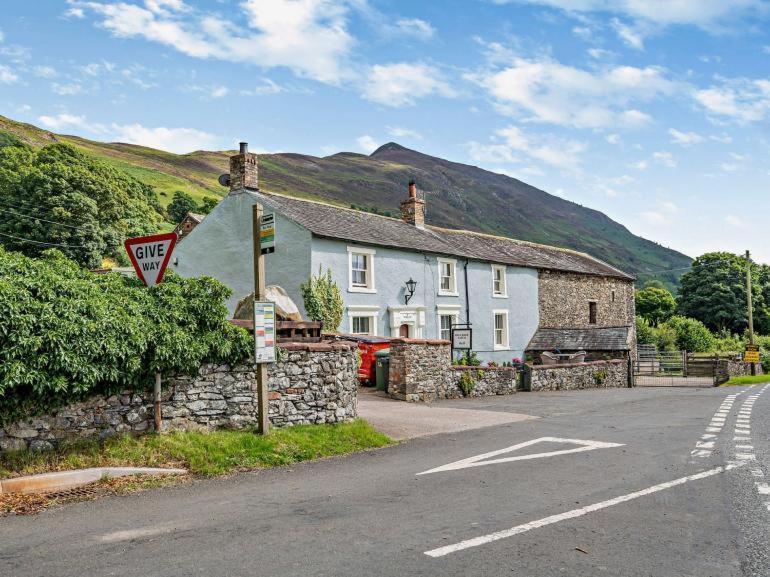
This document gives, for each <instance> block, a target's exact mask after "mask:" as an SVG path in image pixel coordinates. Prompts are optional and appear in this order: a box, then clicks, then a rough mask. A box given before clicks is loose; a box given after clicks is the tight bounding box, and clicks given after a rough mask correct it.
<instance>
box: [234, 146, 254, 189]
mask: <svg viewBox="0 0 770 577" xmlns="http://www.w3.org/2000/svg"><path fill="white" fill-rule="evenodd" d="M239 149H240V152H239V153H238V154H236V155H234V156H231V157H230V190H231V191H235V190H241V189H244V188H251V189H259V167H258V165H257V155H256V154H254V153H253V152H249V143H248V142H241V143H240V146H239Z"/></svg>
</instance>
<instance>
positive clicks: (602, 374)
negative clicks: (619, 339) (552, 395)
mask: <svg viewBox="0 0 770 577" xmlns="http://www.w3.org/2000/svg"><path fill="white" fill-rule="evenodd" d="M627 386H628V361H626V360H624V359H617V360H611V361H594V362H590V363H574V364H564V365H525V371H524V389H525V390H527V391H564V390H573V389H597V388H610V387H627Z"/></svg>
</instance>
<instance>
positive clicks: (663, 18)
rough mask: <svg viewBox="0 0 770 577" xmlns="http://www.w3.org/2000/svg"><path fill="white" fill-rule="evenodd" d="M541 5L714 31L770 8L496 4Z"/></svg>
mask: <svg viewBox="0 0 770 577" xmlns="http://www.w3.org/2000/svg"><path fill="white" fill-rule="evenodd" d="M494 1H495V2H496V3H497V4H508V3H513V2H516V3H520V4H523V3H525V4H537V5H540V6H548V7H551V8H559V9H562V10H565V11H567V12H571V13H585V12H609V13H614V14H620V15H623V16H627V17H629V18H632V19H634V20H642V21H647V22H651V23H655V24H660V25H671V24H689V25H695V26H701V27H710V26H712V25H715V24H719V23H721V22H723V21H724V20H728V19H730V18H733V17H737V16H740V15H746V14H751V13H754V12H757V11H760V10H762V9H763V8H765V7H766V5H765V3H764V2H763V0H494Z"/></svg>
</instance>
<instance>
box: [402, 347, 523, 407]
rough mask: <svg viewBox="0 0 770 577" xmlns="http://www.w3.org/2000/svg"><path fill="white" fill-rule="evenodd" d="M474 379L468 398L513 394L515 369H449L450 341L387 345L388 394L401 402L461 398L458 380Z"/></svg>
mask: <svg viewBox="0 0 770 577" xmlns="http://www.w3.org/2000/svg"><path fill="white" fill-rule="evenodd" d="M466 372H467V373H469V374H470V375H471V376H472V377H473V380H474V386H473V390H472V391H471V393H470V395H469V396H471V397H482V396H489V395H508V394H512V393H515V392H516V369H513V368H508V367H456V366H452V357H451V348H450V343H449V341H442V340H426V339H394V340H392V341H391V343H390V372H389V375H388V377H389V384H388V393H389V394H390V396H391V397H393V398H395V399H399V400H402V401H413V402H430V401H434V400H436V399H457V398H460V397H462V396H464V395H463V392H462V390H461V389H460V377H461V375H462V374H463V373H466Z"/></svg>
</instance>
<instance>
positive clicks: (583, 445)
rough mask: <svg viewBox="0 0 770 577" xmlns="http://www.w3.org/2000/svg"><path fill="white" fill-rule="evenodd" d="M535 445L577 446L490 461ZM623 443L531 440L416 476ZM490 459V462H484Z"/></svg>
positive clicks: (546, 438)
mask: <svg viewBox="0 0 770 577" xmlns="http://www.w3.org/2000/svg"><path fill="white" fill-rule="evenodd" d="M536 443H569V444H571V445H579V446H578V447H575V448H574V449H561V450H558V451H549V452H547V453H534V454H529V455H517V456H515V457H505V458H503V459H490V458H491V457H497V456H498V455H504V454H505V453H512V452H513V451H517V450H519V449H523V448H525V447H530V446H532V445H535V444H536ZM623 446H624V445H623V443H604V442H602V441H582V440H580V439H561V438H559V437H541V438H539V439H533V440H531V441H526V442H524V443H519V444H517V445H512V446H510V447H506V448H505V449H498V450H497V451H491V452H489V453H484V454H482V455H476V456H475V457H468V458H467V459H461V460H459V461H455V462H454V463H449V464H447V465H442V466H441V467H436V468H435V469H430V470H429V471H423V472H422V473H417V475H427V474H429V473H439V472H442V471H456V470H457V469H465V468H468V467H482V466H484V465H496V464H498V463H511V462H513V461H526V460H529V459H542V458H544V457H555V456H557V455H570V454H572V453H582V452H584V451H593V450H594V449H611V448H614V447H623ZM485 459H490V460H485Z"/></svg>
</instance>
